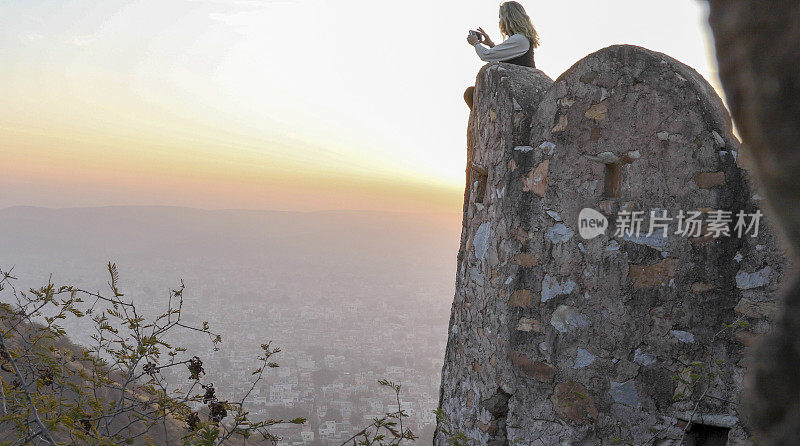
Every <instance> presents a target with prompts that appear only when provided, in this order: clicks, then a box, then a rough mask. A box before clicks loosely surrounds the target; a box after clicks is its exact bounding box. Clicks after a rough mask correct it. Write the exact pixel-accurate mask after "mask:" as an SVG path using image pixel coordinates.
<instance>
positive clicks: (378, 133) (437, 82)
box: [0, 0, 716, 212]
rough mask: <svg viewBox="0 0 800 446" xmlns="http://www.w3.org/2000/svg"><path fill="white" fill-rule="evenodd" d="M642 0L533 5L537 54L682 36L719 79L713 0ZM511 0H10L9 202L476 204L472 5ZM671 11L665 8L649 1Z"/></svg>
mask: <svg viewBox="0 0 800 446" xmlns="http://www.w3.org/2000/svg"><path fill="white" fill-rule="evenodd" d="M624 2H625V3H627V4H628V5H627V6H620V8H621V9H620V10H624V11H626V13H625V14H626V16H624V17H622V16H619V14H618V13H617V12H614V11H608V10H607V9H608V8H604V7H603V6H602V5H598V4H596V2H589V1H588V0H582V1H581V2H580V3H581V7H580V8H577V9H575V11H576V12H575V15H574V17H572V19H571V20H572V21H573V22H574V27H576V29H577V28H581V27H582V28H581V29H589V28H590V27H589V26H588V24H591V23H594V22H595V21H597V20H599V18H603V20H609V21H613V22H614V23H615V26H610V25H609V26H608V27H607V29H606V33H605V34H603V35H592V36H591V38H589V36H585V37H584V38H578V37H576V35H575V34H574V32H572V31H570V30H569V29H568V28H564V27H563V26H562V25H563V24H562V23H561V20H562V17H563V16H562V11H561V7H559V6H558V5H534V4H528V5H526V6H527V7H528V8H529V10H530V12H531V16H532V17H533V20H534V22H535V24H536V26H537V29H538V30H539V33H540V34H541V35H542V39H543V44H542V46H541V47H540V48H538V49H537V55H536V58H537V66H539V68H541V69H543V70H544V71H545V72H547V73H549V74H550V75H551V77H552V78H556V77H557V76H558V74H560V72H562V71H564V70H565V69H566V68H568V67H569V66H571V65H572V63H574V62H575V61H577V60H578V59H579V58H580V57H583V56H584V55H586V54H589V53H590V52H592V51H593V50H596V49H599V48H600V47H603V46H606V45H608V44H611V43H618V42H619V41H620V40H621V41H625V42H627V43H633V44H641V45H643V46H647V47H649V48H651V49H653V50H657V51H664V52H666V53H668V54H670V55H672V56H674V57H676V58H678V59H679V60H682V61H684V62H686V63H689V64H690V65H692V66H695V67H697V68H698V70H699V71H700V72H701V74H703V75H704V76H706V77H707V78H709V80H710V81H711V82H712V84H716V77H715V76H716V74H715V71H714V65H713V63H711V62H709V61H710V60H711V58H710V52H709V49H708V47H705V48H703V47H702V46H698V45H697V43H698V42H699V41H702V40H703V39H706V40H707V39H708V32H707V29H706V28H707V26H706V25H704V24H703V20H704V17H703V14H704V13H705V12H704V7H703V6H702V5H697V4H696V2H693V1H692V0H681V1H678V2H676V3H675V4H670V5H664V4H662V3H660V2H641V1H633V0H624ZM523 3H524V2H523ZM645 3H647V5H648V7H647V8H645V7H643V6H642V5H643V4H645ZM496 8H497V5H496V4H494V3H492V2H482V1H479V0H468V1H465V2H458V3H457V6H454V5H453V4H447V2H441V3H436V4H433V5H431V4H430V3H428V2H423V1H422V0H410V1H408V2H402V3H392V4H388V3H387V4H379V2H365V1H364V0H342V1H341V2H321V1H319V0H265V1H252V0H182V1H176V2H160V1H157V0H109V1H106V2H102V3H99V2H92V1H88V0H76V1H74V2H70V3H69V4H68V5H67V4H62V3H59V2H56V1H52V0H31V1H24V2H23V1H19V2H6V3H3V4H2V5H0V64H2V66H3V68H4V69H3V70H2V71H0V89H2V90H0V95H2V97H3V101H2V102H0V160H2V166H3V175H2V176H0V188H2V189H0V208H2V207H7V206H13V205H36V206H48V207H75V206H105V205H176V206H189V207H200V208H205V209H230V208H239V209H276V210H335V209H361V210H401V211H412V212H413V211H424V212H427V211H434V212H439V211H441V212H460V210H461V201H462V197H463V190H464V164H465V158H466V122H467V117H468V109H467V107H466V106H465V104H464V103H463V101H462V99H461V95H462V92H463V90H464V88H465V87H466V86H468V85H470V84H472V83H473V82H474V76H475V73H476V72H477V70H478V69H479V67H480V66H481V65H482V63H481V62H480V61H479V60H478V59H477V57H476V56H475V54H474V51H473V50H472V49H471V48H470V47H469V46H467V45H466V44H465V42H464V36H465V34H464V32H465V30H466V29H468V28H470V27H474V26H473V25H474V23H483V24H484V27H485V28H486V29H487V30H491V29H492V26H491V25H492V22H493V21H495V18H496V14H497V11H496ZM577 11H580V14H578V12H577ZM654 11H655V12H657V14H655V13H654ZM367 15H369V16H376V15H377V16H391V17H393V20H391V21H385V20H384V21H368V20H364V17H365V16H367ZM654 16H658V17H661V18H662V19H660V20H659V21H657V22H653V21H651V22H644V21H643V18H644V17H654ZM443 17H447V20H442V18H443ZM668 17H672V18H671V19H668ZM686 17H690V19H686ZM676 26H677V28H680V29H679V30H676ZM410 29H419V30H427V31H426V32H425V33H424V39H420V40H419V41H417V40H416V39H409V37H410V36H409V30H410ZM490 33H491V34H493V35H497V31H496V30H493V31H490ZM332 36H335V37H332ZM498 38H499V37H498ZM423 40H424V41H423Z"/></svg>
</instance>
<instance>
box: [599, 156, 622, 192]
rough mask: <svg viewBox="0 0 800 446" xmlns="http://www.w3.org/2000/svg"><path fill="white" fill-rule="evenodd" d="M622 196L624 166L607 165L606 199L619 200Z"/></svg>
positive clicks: (604, 190) (604, 189)
mask: <svg viewBox="0 0 800 446" xmlns="http://www.w3.org/2000/svg"><path fill="white" fill-rule="evenodd" d="M621 194H622V164H617V163H609V164H606V171H605V180H604V188H603V197H604V198H619V197H620V195H621Z"/></svg>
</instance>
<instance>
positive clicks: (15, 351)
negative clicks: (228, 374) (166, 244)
mask: <svg viewBox="0 0 800 446" xmlns="http://www.w3.org/2000/svg"><path fill="white" fill-rule="evenodd" d="M108 272H109V275H110V281H109V283H108V284H109V288H110V294H109V295H102V294H99V293H94V292H90V291H86V290H82V289H79V288H76V287H72V286H60V287H56V286H55V285H54V284H52V283H48V284H47V285H46V286H44V287H41V288H39V289H31V290H29V291H27V292H23V291H18V290H17V289H16V288H15V287H14V280H15V279H16V278H15V277H14V276H12V274H11V272H5V271H0V291H2V292H4V293H3V296H2V299H1V300H2V303H0V442H2V443H3V444H9V445H22V444H48V445H61V444H70V445H72V444H96V445H116V444H134V443H137V444H144V443H158V444H176V443H182V444H185V445H221V444H228V443H230V442H231V441H233V440H234V439H236V438H239V439H242V438H250V437H251V436H253V435H260V437H261V438H263V439H264V440H266V441H268V442H272V441H275V440H277V438H276V437H275V436H273V435H272V434H271V433H270V432H269V428H270V427H271V426H274V425H276V424H281V423H292V424H303V423H305V421H306V420H305V419H304V418H296V419H293V420H272V419H267V420H251V419H250V418H249V416H248V412H247V410H246V409H245V403H246V401H247V399H248V397H249V395H250V393H251V392H252V390H253V389H254V388H255V387H256V385H257V384H258V383H259V382H260V381H261V380H262V378H263V376H264V371H265V370H267V369H269V368H273V367H278V364H276V363H275V362H273V361H271V357H272V356H273V355H275V354H276V353H278V352H279V351H280V349H277V348H273V347H271V346H270V344H269V343H265V344H263V345H262V346H261V352H260V354H259V355H258V357H257V367H256V368H255V370H254V371H253V373H252V380H251V382H250V386H249V388H248V390H247V391H246V392H245V393H244V395H243V396H242V397H241V398H239V399H237V400H229V399H222V398H221V397H220V396H219V395H217V394H216V390H215V388H214V385H213V383H210V382H205V381H204V375H205V370H204V368H203V362H202V360H201V359H200V358H199V357H198V356H190V354H188V353H187V352H186V349H184V348H182V347H179V346H173V345H171V344H170V343H168V342H167V339H168V338H170V337H171V336H173V335H174V333H175V332H180V331H189V332H196V334H198V335H202V336H207V337H208V339H209V341H210V342H211V344H212V345H214V347H215V348H218V347H217V346H218V345H219V344H220V342H221V341H222V338H221V336H220V335H219V334H217V333H214V332H213V331H212V330H211V329H210V327H209V325H208V323H206V322H204V323H203V324H202V325H201V326H194V325H190V324H187V323H185V322H184V320H183V317H182V316H183V313H182V309H183V291H184V285H183V283H182V282H181V285H180V287H179V288H177V289H174V290H171V291H170V294H169V299H168V302H167V308H166V310H165V311H164V312H163V314H160V315H159V316H157V317H155V318H147V317H145V316H144V315H142V314H141V313H140V311H138V310H137V307H136V305H135V304H134V303H133V302H131V301H126V300H125V299H124V294H123V293H122V292H121V291H120V290H119V288H118V284H119V275H118V273H117V269H116V266H115V265H113V264H111V263H109V264H108ZM67 318H75V319H83V320H88V321H90V323H91V325H92V330H93V333H92V336H91V339H92V342H91V343H90V345H89V346H88V347H86V348H80V347H77V346H75V345H73V344H71V343H70V342H69V340H68V338H67V336H66V331H65V329H64V327H63V326H62V324H63V323H64V322H65V320H66V319H67ZM173 367H184V368H186V374H187V379H186V382H185V383H184V385H183V386H179V387H170V385H169V384H168V383H167V382H166V381H165V380H164V379H163V378H162V375H161V372H162V371H163V370H165V369H168V368H173ZM194 402H199V403H201V404H202V405H203V406H204V408H203V410H202V411H201V412H202V413H198V412H194V411H192V410H191V406H192V404H193V403H194Z"/></svg>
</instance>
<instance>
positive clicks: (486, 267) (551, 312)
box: [435, 46, 786, 445]
mask: <svg viewBox="0 0 800 446" xmlns="http://www.w3.org/2000/svg"><path fill="white" fill-rule="evenodd" d="M738 148H739V143H738V141H737V140H736V138H735V137H734V136H733V135H732V133H731V124H730V119H729V117H728V114H727V112H726V110H725V108H724V106H723V104H722V101H721V100H720V99H719V97H718V96H717V95H716V93H715V92H714V91H713V89H712V88H711V87H710V86H709V84H708V83H707V82H706V81H705V80H704V79H702V77H700V76H699V75H698V74H697V73H696V72H695V71H694V70H692V69H691V68H689V67H687V66H686V65H683V64H681V63H680V62H678V61H676V60H674V59H672V58H670V57H668V56H666V55H663V54H660V53H655V52H652V51H649V50H646V49H644V48H639V47H634V46H613V47H609V48H605V49H603V50H601V51H598V52H596V53H594V54H592V55H590V56H588V57H586V58H584V59H583V60H581V61H579V62H578V63H576V64H575V65H574V66H573V67H572V68H570V69H569V70H568V71H567V72H566V73H564V74H563V75H562V76H561V77H559V78H558V79H557V80H556V81H555V82H553V81H551V79H550V78H548V77H547V76H546V75H545V74H544V73H542V72H541V71H538V70H535V69H529V68H523V67H518V66H513V65H508V64H503V63H500V64H497V63H495V64H490V65H487V66H485V67H484V68H483V69H482V70H481V72H480V73H479V74H478V77H477V83H476V91H475V100H474V106H473V111H472V113H471V115H470V120H469V127H468V166H467V185H466V192H465V197H464V217H463V229H462V237H461V248H460V251H459V263H458V270H457V277H456V294H455V298H454V302H453V308H452V313H451V318H450V330H449V336H448V343H447V352H446V357H445V362H444V367H443V370H442V386H441V394H440V406H441V409H442V411H443V412H444V415H445V421H440V423H448V426H443V425H441V424H440V429H438V430H437V434H436V437H435V443H436V444H437V445H446V444H448V442H447V438H446V437H447V436H446V435H445V433H444V431H445V430H447V431H451V432H452V431H458V432H462V433H463V434H465V435H466V436H467V437H469V438H471V439H472V440H473V442H475V443H476V444H498V445H500V444H514V445H517V444H519V445H522V444H524V445H528V444H545V445H556V444H587V445H588V444H592V445H594V444H654V443H655V444H680V443H679V442H680V441H681V439H682V438H683V440H684V441H686V442H687V444H695V442H698V441H702V438H706V437H708V436H709V435H712V434H713V435H718V436H719V435H723V434H724V436H725V438H727V442H728V444H749V443H748V440H747V439H748V438H749V437H750V435H749V434H748V433H747V432H746V430H745V429H744V427H743V424H742V422H741V421H740V418H741V416H742V415H741V414H740V412H739V410H738V398H739V392H740V390H741V381H742V376H743V374H744V368H745V367H746V362H745V360H744V354H745V348H746V345H747V343H748V342H749V341H750V339H752V338H753V337H754V336H755V335H757V334H760V333H764V332H766V331H767V330H768V329H769V327H770V318H771V317H772V316H771V315H772V314H773V310H774V308H775V296H776V291H777V289H778V285H779V281H780V280H781V277H782V275H783V272H784V269H785V268H786V265H785V255H784V254H783V253H782V251H781V249H780V247H779V246H778V242H777V241H776V240H775V237H774V235H773V232H772V230H771V229H770V227H769V222H768V221H767V220H766V219H765V218H764V217H761V219H760V222H759V230H758V234H757V236H755V237H753V236H752V235H753V231H751V232H750V233H747V234H743V235H742V236H741V237H739V236H738V235H737V233H736V230H735V225H736V223H737V218H736V216H737V214H738V213H739V211H743V212H744V213H745V214H746V215H747V216H750V215H752V214H754V213H755V212H756V211H758V202H757V201H756V199H755V198H753V195H754V193H753V191H752V190H751V187H750V185H749V182H748V179H747V172H746V171H744V170H743V169H741V168H740V167H739V166H738V165H737V162H736V161H737V160H736V157H737V150H738ZM584 208H592V209H594V210H595V212H594V213H592V214H591V215H596V216H599V217H598V218H596V219H595V220H596V221H595V223H599V224H601V226H602V220H606V221H607V227H606V228H605V231H604V232H603V231H601V232H603V233H599V235H596V236H594V237H590V236H586V233H585V231H582V228H581V227H580V226H579V214H581V215H583V214H582V213H581V210H582V209H584ZM634 211H637V212H638V211H642V212H643V213H644V214H643V218H642V223H641V233H640V234H635V233H626V231H625V230H624V229H625V224H624V222H623V221H618V218H619V216H621V215H625V214H624V213H625V212H634ZM651 211H653V212H654V213H655V214H654V215H655V216H656V217H659V216H665V215H667V216H669V217H672V220H671V221H669V222H668V223H669V224H668V227H667V231H666V234H667V235H666V236H663V231H662V230H661V229H658V230H654V231H653V233H652V234H648V232H650V231H649V229H650V228H649V225H650V223H651V222H652V223H659V222H663V221H664V220H659V219H658V218H651V213H650V212H651ZM681 211H683V212H684V213H689V212H690V211H699V214H698V215H699V217H698V218H699V219H701V220H704V223H703V225H702V226H698V227H697V228H696V230H697V231H696V233H692V232H695V231H690V233H688V234H683V233H677V234H676V231H679V230H681V229H686V227H684V228H680V227H679V226H678V223H679V221H678V218H677V217H678V216H679V215H680V212H681ZM717 211H723V212H727V211H730V212H731V216H730V217H731V218H732V219H733V221H732V222H731V223H730V224H729V225H719V224H715V223H714V222H713V219H714V216H715V215H716V216H720V215H726V214H720V213H719V212H717ZM663 212H666V214H663ZM586 215H589V214H586ZM600 217H602V218H600ZM687 222H688V220H687V221H681V222H680V223H681V225H682V226H686V225H687ZM746 222H752V218H748V219H747V220H746ZM584 224H586V225H587V226H588V224H589V223H588V222H586V221H584ZM593 224H594V223H593ZM720 226H724V227H726V228H729V230H730V236H725V235H722V236H719V237H715V235H716V234H717V232H718V230H719V229H720ZM654 228H656V229H657V228H659V227H658V226H657V225H656V226H654ZM583 229H586V227H584V228H583ZM618 231H619V233H617V232H618ZM715 231H717V232H715ZM631 232H632V231H631ZM584 236H586V237H584ZM476 365H477V367H476ZM501 403H502V404H501ZM500 406H502V407H500ZM690 421H691V422H690ZM689 442H691V443H689ZM723 444H724V443H723Z"/></svg>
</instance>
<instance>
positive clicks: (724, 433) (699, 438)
mask: <svg viewBox="0 0 800 446" xmlns="http://www.w3.org/2000/svg"><path fill="white" fill-rule="evenodd" d="M730 430H731V429H730V428H728V427H720V426H709V425H707V424H698V423H692V425H691V426H689V430H688V431H686V439H685V440H686V441H685V442H684V445H685V446H726V445H727V444H728V432H729V431H730Z"/></svg>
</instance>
